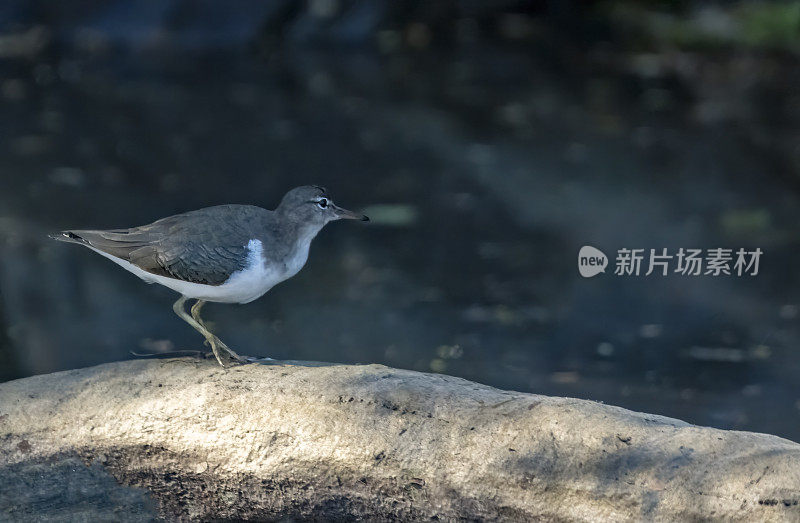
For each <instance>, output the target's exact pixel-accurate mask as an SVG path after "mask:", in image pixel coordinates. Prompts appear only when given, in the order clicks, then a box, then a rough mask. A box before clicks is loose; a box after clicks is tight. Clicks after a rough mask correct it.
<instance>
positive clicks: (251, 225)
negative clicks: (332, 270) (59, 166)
mask: <svg viewBox="0 0 800 523" xmlns="http://www.w3.org/2000/svg"><path fill="white" fill-rule="evenodd" d="M341 218H349V219H361V220H367V219H368V218H367V217H366V216H363V215H361V214H357V213H354V212H352V211H348V210H346V209H342V208H341V207H338V206H336V205H335V204H334V203H333V202H332V201H331V200H330V198H329V197H328V195H327V193H326V191H325V189H324V188H322V187H318V186H302V187H297V188H295V189H292V190H291V191H289V192H288V193H286V195H285V196H284V197H283V199H282V200H281V203H280V205H279V206H278V207H277V208H276V209H275V210H274V211H269V210H266V209H262V208H260V207H255V206H252V205H218V206H215V207H207V208H205V209H199V210H196V211H191V212H187V213H184V214H177V215H175V216H170V217H167V218H162V219H160V220H158V221H155V222H153V223H151V224H148V225H142V226H139V227H131V228H129V229H110V230H82V229H74V230H68V231H62V232H61V233H60V234H58V235H53V236H52V238H54V239H56V240H60V241H65V242H71V243H77V244H79V245H83V246H85V247H88V248H90V249H92V250H94V251H95V252H98V253H100V254H102V255H103V256H105V257H107V258H109V259H111V260H112V261H114V262H115V263H117V264H118V265H120V266H122V267H123V268H125V269H127V270H128V271H130V272H133V273H134V274H136V275H137V276H139V277H140V278H142V279H143V280H145V281H147V282H148V283H159V284H161V285H164V286H166V287H169V288H171V289H173V290H175V291H177V292H179V293H180V294H181V298H180V299H179V300H178V301H177V302H176V303H175V305H174V307H173V308H174V310H175V312H176V313H177V314H178V315H179V316H180V317H181V318H183V319H184V320H185V321H187V322H188V323H189V324H190V325H192V326H193V327H194V328H195V329H197V330H198V331H199V332H200V333H201V334H203V336H205V337H206V339H207V340H208V342H209V343H210V344H211V348H212V350H213V351H214V354H215V356H216V357H217V360H218V361H219V362H220V364H223V362H222V359H221V358H220V355H219V352H218V350H217V347H221V348H223V349H225V350H226V351H227V352H228V354H229V355H230V356H231V357H233V358H234V359H236V360H238V361H241V360H242V359H241V358H240V357H239V356H238V355H237V354H236V353H235V352H233V351H232V350H231V349H230V348H228V347H227V346H226V345H225V344H224V343H222V341H221V340H220V339H219V338H217V337H216V336H215V335H214V334H212V333H211V332H209V331H208V329H207V328H206V327H205V325H204V324H203V322H202V320H201V319H200V316H199V312H200V308H201V307H202V306H203V304H204V303H205V302H206V301H217V302H222V303H247V302H249V301H252V300H254V299H256V298H258V297H260V296H262V295H263V294H264V293H266V292H267V291H268V290H269V289H270V288H272V286H274V285H275V284H277V283H279V282H281V281H283V280H286V279H288V278H290V277H292V276H294V275H295V274H296V273H297V271H299V270H300V269H301V268H302V267H303V265H304V264H305V262H306V259H307V257H308V248H309V246H310V243H311V240H312V239H313V238H314V237H315V236H316V235H317V233H318V232H319V231H320V230H321V229H322V227H324V226H325V224H326V223H328V222H329V221H332V220H338V219H341ZM190 298H194V299H196V300H197V302H196V303H195V305H194V306H193V307H192V316H191V317H190V316H189V315H188V314H186V311H185V310H184V303H185V301H186V300H187V299H190Z"/></svg>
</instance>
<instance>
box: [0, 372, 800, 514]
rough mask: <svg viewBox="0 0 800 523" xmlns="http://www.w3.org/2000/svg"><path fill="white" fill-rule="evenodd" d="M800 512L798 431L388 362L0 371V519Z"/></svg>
mask: <svg viewBox="0 0 800 523" xmlns="http://www.w3.org/2000/svg"><path fill="white" fill-rule="evenodd" d="M46 518H54V519H58V520H81V521H86V520H90V521H98V520H109V519H111V520H119V519H122V520H130V521H137V520H143V521H148V520H152V519H153V518H164V519H167V520H176V519H182V520H186V519H203V520H210V519H214V520H218V519H249V520H274V519H281V518H293V519H300V520H303V519H315V520H341V519H367V520H392V519H402V520H413V519H431V518H438V519H443V520H454V519H469V520H485V519H489V520H497V519H500V520H520V521H522V520H526V521H530V520H559V521H561V520H563V521H604V520H606V521H620V520H632V521H641V520H683V521H686V520H701V519H702V520H707V519H712V520H714V519H719V520H736V521H755V520H758V521H768V520H775V521H779V520H780V521H786V520H795V521H797V520H800V445H798V444H796V443H793V442H791V441H788V440H785V439H781V438H778V437H775V436H769V435H765V434H755V433H749V432H736V431H725V430H717V429H712V428H704V427H697V426H693V425H690V424H688V423H684V422H682V421H678V420H675V419H670V418H665V417H662V416H656V415H651V414H641V413H637V412H631V411H628V410H625V409H622V408H618V407H613V406H608V405H603V404H600V403H596V402H592V401H586V400H577V399H570V398H556V397H545V396H538V395H534V394H524V393H519V392H509V391H503V390H498V389H494V388H492V387H488V386H484V385H479V384H477V383H472V382H469V381H466V380H463V379H459V378H454V377H450V376H444V375H438V374H424V373H419V372H412V371H405V370H397V369H392V368H388V367H385V366H382V365H329V364H311V363H303V362H292V363H287V362H275V363H273V364H260V363H255V364H249V365H244V366H239V367H234V368H230V369H223V368H221V367H219V366H218V365H217V364H216V363H214V362H211V361H205V360H198V359H189V358H176V359H166V360H138V361H123V362H118V363H111V364H106V365H100V366H97V367H92V368H87V369H79V370H72V371H67V372H59V373H56V374H49V375H42V376H34V377H30V378H25V379H20V380H16V381H11V382H7V383H4V384H2V385H0V519H10V520H41V519H46Z"/></svg>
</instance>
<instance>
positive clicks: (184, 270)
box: [56, 205, 269, 285]
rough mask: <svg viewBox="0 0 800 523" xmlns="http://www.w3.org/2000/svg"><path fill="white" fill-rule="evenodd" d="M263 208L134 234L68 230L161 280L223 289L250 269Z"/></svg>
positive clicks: (164, 222)
mask: <svg viewBox="0 0 800 523" xmlns="http://www.w3.org/2000/svg"><path fill="white" fill-rule="evenodd" d="M259 211H261V212H269V211H264V210H263V209H259V208H258V207H250V206H243V205H221V206H217V207H208V208H206V209H200V210H198V211H192V212H189V213H185V214H178V215H175V216H170V217H168V218H163V219H161V220H158V221H156V222H153V223H151V224H149V225H143V226H141V227H132V228H130V229H112V230H71V231H63V232H62V233H61V235H60V236H58V237H56V239H58V240H62V241H69V242H73V243H79V244H83V245H86V246H88V247H92V248H94V249H97V250H99V251H102V252H104V253H107V254H110V255H111V256H114V257H117V258H120V259H123V260H125V261H128V262H130V263H132V264H133V265H136V266H137V267H139V268H141V269H143V270H145V271H147V272H149V273H151V274H157V275H159V276H166V277H169V278H175V279H178V280H183V281H188V282H192V283H203V284H207V285H221V284H222V283H224V282H225V281H226V280H227V279H228V278H229V277H230V275H231V274H233V273H234V272H236V271H238V270H242V269H244V268H245V266H246V264H247V256H248V242H249V240H250V239H252V238H250V237H249V236H250V235H251V234H252V232H251V231H252V230H253V227H252V225H253V223H254V222H256V221H257V220H259V219H263V216H261V212H259Z"/></svg>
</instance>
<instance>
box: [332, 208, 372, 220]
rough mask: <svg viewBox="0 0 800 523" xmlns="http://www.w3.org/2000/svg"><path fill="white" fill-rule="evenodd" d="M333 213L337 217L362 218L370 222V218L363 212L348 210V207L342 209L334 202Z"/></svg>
mask: <svg viewBox="0 0 800 523" xmlns="http://www.w3.org/2000/svg"><path fill="white" fill-rule="evenodd" d="M333 213H334V214H335V215H336V217H337V218H342V219H345V220H361V221H362V222H368V221H369V218H368V217H367V216H366V215H364V214H361V213H357V212H353V211H348V210H347V209H342V208H341V207H339V206H338V205H336V204H333Z"/></svg>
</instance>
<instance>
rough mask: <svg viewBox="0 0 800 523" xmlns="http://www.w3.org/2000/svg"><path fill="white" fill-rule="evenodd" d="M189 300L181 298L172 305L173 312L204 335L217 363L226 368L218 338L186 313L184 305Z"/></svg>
mask: <svg viewBox="0 0 800 523" xmlns="http://www.w3.org/2000/svg"><path fill="white" fill-rule="evenodd" d="M187 299H188V298H186V296H181V297H180V298H178V301H176V302H175V303H174V304H173V305H172V310H174V311H175V314H177V315H178V316H180V318H181V319H182V320H183V321H185V322H186V323H188V324H189V325H191V326H192V327H194V329H195V330H196V331H197V332H199V333H200V334H202V335H203V337H204V338H205V339H206V340H208V343H209V344H210V345H211V350H212V351H213V352H214V357H215V358H217V361H218V362H219V364H220V365H222V366H223V367H225V364H224V363H223V362H222V357H220V354H219V349H218V348H217V342H216V336H214V335H213V334H211V332H209V331H208V329H206V328H205V327H203V325H201V324H200V323H198V322H197V321H195V319H194V318H192V317H191V316H189V315H188V314H187V313H186V309H184V305H185V304H186V300H187Z"/></svg>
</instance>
